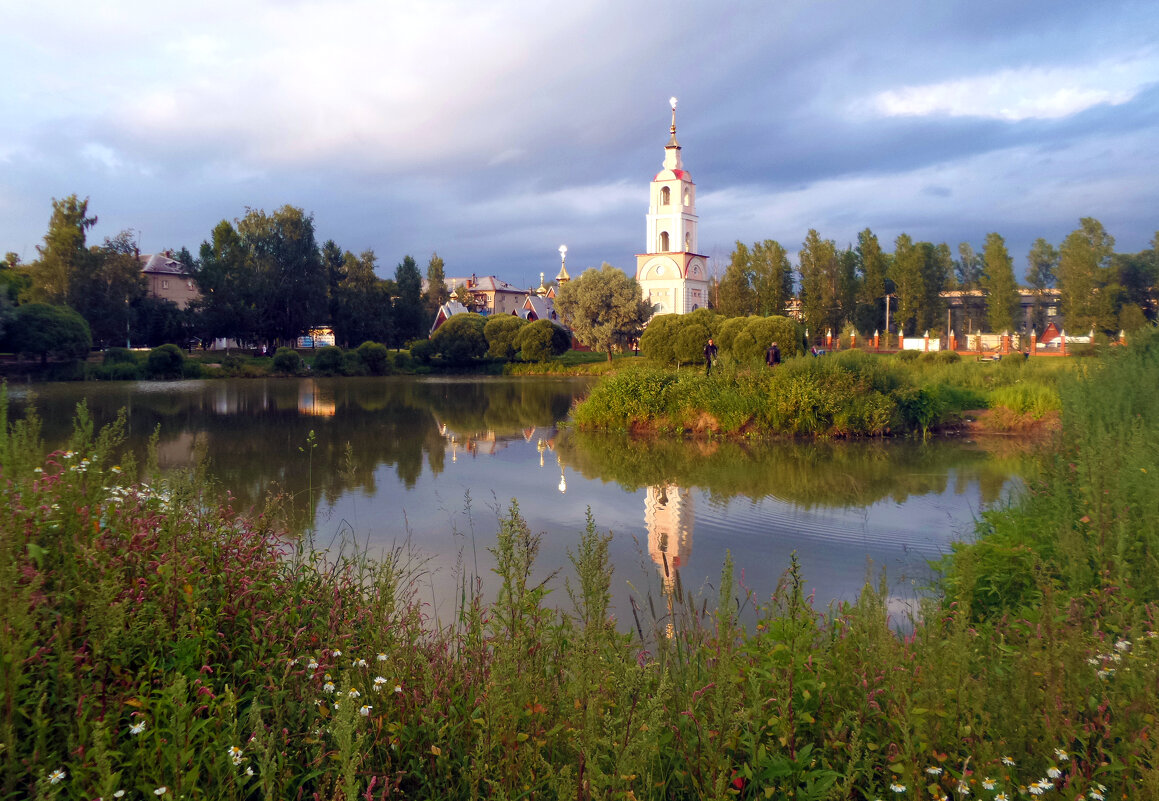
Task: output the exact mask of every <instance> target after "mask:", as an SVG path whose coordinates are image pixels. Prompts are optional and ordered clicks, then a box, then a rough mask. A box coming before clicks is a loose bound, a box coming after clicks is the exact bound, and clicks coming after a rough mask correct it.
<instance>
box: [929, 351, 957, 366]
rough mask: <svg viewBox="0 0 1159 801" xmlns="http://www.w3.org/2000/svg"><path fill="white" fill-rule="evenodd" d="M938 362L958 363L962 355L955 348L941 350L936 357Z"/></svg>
mask: <svg viewBox="0 0 1159 801" xmlns="http://www.w3.org/2000/svg"><path fill="white" fill-rule="evenodd" d="M934 360H935V361H936V362H937V363H938V364H957V363H958V362H960V361H962V355H961V354H960V353H958V352H957V351H953V350H940V351H938V352H937V354H936V355H935V359H934Z"/></svg>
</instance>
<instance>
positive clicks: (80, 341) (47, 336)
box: [8, 303, 93, 364]
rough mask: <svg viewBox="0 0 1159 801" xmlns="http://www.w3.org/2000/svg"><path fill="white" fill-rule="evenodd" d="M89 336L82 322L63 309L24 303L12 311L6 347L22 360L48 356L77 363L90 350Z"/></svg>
mask: <svg viewBox="0 0 1159 801" xmlns="http://www.w3.org/2000/svg"><path fill="white" fill-rule="evenodd" d="M92 344H93V340H92V335H91V334H90V333H89V326H88V323H86V322H85V320H84V318H83V317H81V316H80V315H79V314H77V313H76V312H75V311H73V310H72V309H70V308H68V307H67V306H53V305H50V304H47V303H26V304H24V305H23V306H19V307H17V309H16V314H15V317H14V319H13V321H12V329H11V331H10V332H9V334H8V346H9V347H10V348H11V349H12V351H13V352H15V353H19V354H21V355H22V356H39V357H40V363H41V364H45V363H47V362H48V357H49V356H55V357H59V358H62V359H70V360H80V359H83V358H85V356H87V355H88V352H89V350H90V349H91V348H92Z"/></svg>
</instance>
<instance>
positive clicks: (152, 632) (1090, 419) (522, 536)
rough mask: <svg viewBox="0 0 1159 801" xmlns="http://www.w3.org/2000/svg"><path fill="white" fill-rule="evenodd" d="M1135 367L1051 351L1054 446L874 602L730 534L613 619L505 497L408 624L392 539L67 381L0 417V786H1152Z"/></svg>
mask: <svg viewBox="0 0 1159 801" xmlns="http://www.w3.org/2000/svg"><path fill="white" fill-rule="evenodd" d="M1157 382H1159V342H1156V341H1155V339H1154V338H1153V339H1151V340H1149V341H1143V340H1140V341H1139V342H1138V343H1137V344H1134V345H1133V346H1132V347H1131V348H1130V349H1124V350H1123V351H1122V352H1121V353H1119V354H1116V357H1115V358H1112V359H1109V360H1107V361H1100V362H1098V363H1092V364H1090V365H1089V366H1088V369H1087V371H1085V372H1084V374H1083V375H1078V376H1074V377H1072V378H1070V379H1066V380H1064V381H1063V382H1062V383H1061V397H1062V400H1063V420H1064V428H1063V434H1062V437H1061V439H1060V442H1059V447H1058V451H1057V456H1056V457H1052V458H1051V459H1050V460H1048V461H1049V463H1048V464H1047V465H1045V466H1044V472H1043V477H1042V479H1041V480H1040V481H1039V482H1037V483H1035V484H1034V485H1033V486H1032V487H1031V488H1030V491H1029V492H1028V493H1027V494H1026V498H1025V500H1024V501H1023V502H1022V503H1021V504H1020V505H1019V506H1017V507H1016V508H1012V509H1009V510H1005V511H1002V512H996V513H993V514H990V515H988V516H987V517H986V519H985V520H984V521H983V529H982V533H983V534H985V535H986V536H985V537H984V538H983V539H982V540H980V541H979V542H978V543H975V544H972V545H969V546H964V547H963V548H961V549H960V550H959V551H958V552H957V553H955V554H954V556H953V557H952V558H951V559H949V560H947V562H946V564H945V565H944V569H945V583H944V590H945V595H944V597H943V598H941V599H939V600H938V601H931V602H930V603H929V605H928V607H927V608H926V609H925V610H924V614H923V616H922V618H921V620H918V621H915V623H914V625H913V627H912V632H911V633H909V634H907V635H905V636H899V635H898V634H897V633H896V631H895V629H894V626H893V625H892V624H891V621H890V620H889V619H888V617H887V611H886V610H887V608H888V602H889V599H888V597H887V595H886V591H885V589H884V586H883V585H879V584H878V583H877V582H876V581H871V582H870V583H869V584H867V586H866V588H865V590H864V592H863V593H862V595H861V597H860V599H859V600H858V601H857V602H856V603H854V604H850V605H847V606H844V607H842V608H840V609H834V610H829V611H826V612H818V611H817V610H815V609H813V608H812V607H811V605H810V603H809V599H808V598H806V597H804V596H803V594H802V589H801V587H802V581H801V577H800V576H799V575H798V574H797V571H796V570H795V568H794V567H793V566H792V565H789V566H776V567H775V568H771V569H777V570H780V569H783V568H788V570H787V572H786V573H785V576H784V579H783V581H782V583H781V585H780V587H779V589H778V590H777V591H776V593H775V594H774V595H773V596H772V597H771V598H761V599H757V598H751V597H748V595H747V594H746V592H745V590H744V587H743V585H742V583H741V582H740V581H739V580H738V579H737V578H736V576H734V571H733V568H732V566H731V564H728V563H726V565H725V566H724V570H723V572H722V576H721V580H720V582H719V584H718V590H719V595H718V597H717V598H714V599H711V601H706V600H705V599H698V598H691V597H689V596H688V595H687V593H686V592H685V590H684V588H683V587H682V586H681V583H680V579H679V575H678V574H676V573H675V572H673V573H672V576H671V582H670V585H671V587H672V592H671V595H670V596H668V597H666V598H664V597H662V598H636V599H635V600H636V604H635V606H634V607H633V608H632V609H629V610H620V614H621V616H622V617H623V618H624V619H625V620H629V621H631V622H630V629H631V632H630V633H628V634H625V633H623V632H622V631H621V630H620V628H619V627H617V626H616V625H615V624H614V622H613V621H612V620H611V619H610V610H609V608H608V598H609V586H610V582H611V581H614V580H616V579H615V577H614V576H613V575H612V572H611V567H610V565H609V563H608V549H607V541H608V536H610V535H605V534H603V533H601V532H600V531H599V529H598V528H597V526H596V524H595V522H594V521H590V520H589V524H588V526H587V530H586V533H585V534H584V535H583V537H582V538H581V539H580V540H579V541H577V542H576V543H575V544H574V548H573V554H572V559H573V561H574V563H575V574H576V576H577V578H576V580H574V581H573V582H571V583H570V585H569V586H566V587H559V586H557V585H556V584H555V583H554V582H551V583H549V584H547V585H533V584H531V583H530V582H529V579H528V576H529V575H530V565H531V564H532V563H533V561H534V559H535V556H536V550H537V544H538V539H539V538H538V535H536V534H534V533H533V532H530V531H529V530H528V529H527V527H526V525H525V524H524V523H523V520H522V518H521V516H520V514H519V509H518V506H517V505H515V504H514V503H513V504H512V505H511V506H510V508H509V509H508V510H507V512H506V514H505V515H504V517H503V519H502V520H501V521H500V536H499V538H498V545H497V547H496V548H495V550H494V551H493V552H492V554H491V556H490V564H491V566H492V568H493V569H494V570H495V571H496V573H497V574H498V575H499V577H500V579H501V582H502V591H501V592H500V594H499V597H498V598H497V599H495V600H494V601H486V600H484V599H482V598H480V597H479V596H478V594H477V593H476V592H475V591H474V590H473V588H472V586H470V585H469V584H467V585H465V586H464V587H463V588H462V600H461V604H460V613H459V615H458V616H457V618H456V620H455V622H454V623H453V624H451V625H449V626H446V627H442V628H436V627H435V626H434V625H433V624H432V622H431V621H430V619H428V617H427V608H426V607H425V606H424V605H423V604H422V602H421V601H420V599H419V598H418V597H417V596H416V595H415V594H414V592H413V589H414V584H413V583H412V579H413V578H415V575H414V571H413V569H412V568H411V564H412V563H410V562H408V561H407V559H406V558H405V555H404V554H402V553H395V554H390V555H388V556H387V557H386V558H384V559H382V560H368V559H363V558H341V557H335V556H333V555H331V556H327V555H324V554H318V553H314V552H312V551H311V550H310V549H309V547H308V543H303V542H299V541H291V540H288V539H287V538H286V537H284V536H283V535H282V534H280V533H279V532H280V531H281V530H282V528H281V527H280V525H279V523H278V507H277V505H276V504H271V505H270V506H269V507H268V508H267V509H265V510H262V511H260V512H258V513H254V514H250V515H246V516H242V515H239V514H238V513H237V512H236V510H234V509H232V508H231V507H230V504H229V499H228V496H227V497H226V498H225V500H224V502H222V501H220V500H219V499H218V498H217V497H216V496H211V495H209V494H207V492H206V490H205V486H206V484H205V477H204V476H187V477H185V478H175V477H170V478H168V479H160V478H157V479H154V480H152V481H151V482H150V483H148V484H125V483H124V479H123V477H124V476H126V475H132V474H134V471H133V469H131V466H129V465H126V464H124V463H123V462H121V461H120V459H121V458H122V457H121V456H120V455H119V453H120V446H119V438H118V432H117V430H116V427H114V428H112V429H110V430H108V431H105V432H103V433H99V434H98V433H96V432H94V431H93V430H92V427H91V425H89V424H88V423H87V421H86V419H85V417H84V415H83V414H82V415H81V417H80V420H79V423H78V426H77V432H76V434H75V436H74V439H73V442H72V444H71V445H70V447H69V449H68V450H67V451H63V452H57V453H53V454H50V455H48V457H47V458H44V457H42V456H41V454H42V451H41V449H40V446H39V444H38V439H37V436H36V425H35V421H34V420H32V421H20V422H12V421H9V420H7V418H6V417H2V418H0V430H2V433H3V436H2V437H0V470H2V475H0V479H2V480H3V482H4V483H3V487H4V488H3V492H4V506H3V508H4V510H5V511H4V512H3V517H2V518H0V519H2V520H3V528H2V539H0V621H2V622H0V660H2V661H3V671H2V673H0V682H2V683H0V797H2V798H6V799H7V798H13V799H15V798H29V797H43V798H53V797H59V798H68V799H92V798H97V797H102V798H105V799H108V798H113V797H122V796H118V795H116V793H117V792H118V791H122V790H123V791H125V795H124V796H123V797H125V798H138V799H139V798H153V797H173V798H179V797H184V798H189V799H193V798H212V799H243V798H245V799H250V798H252V799H273V798H277V799H297V798H303V799H305V798H311V799H313V798H318V799H329V798H343V799H354V798H356V797H357V798H369V799H378V798H388V797H392V796H399V795H403V796H405V797H414V798H464V799H467V798H478V797H488V798H557V797H565V796H566V797H568V798H573V797H574V798H579V799H590V798H614V799H646V798H655V799H672V798H681V799H683V798H688V799H692V798H698V799H699V798H802V799H803V798H812V799H825V798H833V799H857V800H858V801H862V800H863V799H875V798H882V799H884V798H899V799H930V798H942V797H953V798H963V797H965V795H966V791H969V794H970V797H971V798H981V799H987V800H989V799H999V798H1005V799H1014V798H1030V797H1031V795H1039V794H1046V797H1048V798H1050V797H1057V798H1067V799H1074V798H1077V797H1079V796H1080V795H1082V796H1085V797H1087V798H1090V799H1092V800H1093V801H1097V799H1100V798H1106V799H1111V798H1116V799H1117V798H1156V797H1159V754H1157V753H1156V745H1155V732H1154V730H1153V729H1154V726H1155V721H1156V717H1157V716H1159V697H1157V695H1156V693H1155V688H1156V686H1157V683H1159V664H1157V661H1159V638H1156V637H1155V634H1154V632H1155V630H1156V628H1159V626H1157V625H1156V623H1155V622H1154V612H1155V607H1154V604H1155V602H1156V600H1159V571H1156V570H1155V569H1154V568H1155V565H1154V561H1155V554H1156V550H1155V547H1154V546H1155V543H1154V538H1155V528H1154V520H1156V519H1159V486H1157V485H1156V480H1159V464H1156V461H1157V456H1156V454H1159V400H1157V399H1156V397H1155V394H1154V393H1153V392H1152V391H1150V388H1153V387H1154V386H1155V385H1156V383H1157ZM5 408H6V406H5V405H3V404H0V415H3V414H6V412H5V411H3V410H4V409H5ZM304 458H305V457H304ZM750 569H752V568H750ZM549 591H553V592H552V594H551V595H548V593H549ZM750 604H755V605H756V606H757V607H758V612H757V614H756V616H755V619H756V620H757V622H756V623H755V625H754V626H753V627H752V628H751V629H746V628H745V627H743V626H742V624H741V623H740V620H739V616H738V609H740V608H745V609H746V613H747V611H748V609H747V607H748V605H750ZM747 617H748V615H747V614H746V618H747Z"/></svg>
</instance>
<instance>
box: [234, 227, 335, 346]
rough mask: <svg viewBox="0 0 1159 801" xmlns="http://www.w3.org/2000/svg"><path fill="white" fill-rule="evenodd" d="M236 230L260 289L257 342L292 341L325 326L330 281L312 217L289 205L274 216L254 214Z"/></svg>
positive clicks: (258, 296) (255, 303) (258, 295)
mask: <svg viewBox="0 0 1159 801" xmlns="http://www.w3.org/2000/svg"><path fill="white" fill-rule="evenodd" d="M237 230H238V234H240V236H241V238H242V241H243V242H244V243H245V245H246V248H247V249H248V251H249V256H250V259H251V260H252V264H253V269H254V275H255V277H256V278H257V285H258V287H259V292H258V293H257V294H256V296H255V297H254V305H255V308H256V310H257V318H256V325H257V332H258V334H259V336H261V337H262V338H264V339H266V340H267V341H284V340H293V339H295V338H297V337H298V336H299V335H300V334H301V333H302V332H303V331H305V330H306V329H307V328H308V327H309V326H311V325H314V324H316V323H319V322H322V321H323V319H322V318H324V317H325V316H326V313H327V311H328V309H327V308H326V286H327V276H326V274H325V273H324V271H323V269H322V255H321V252H320V251H319V249H318V243H317V241H316V240H315V238H314V216H313V215H312V214H310V215H308V214H306V213H305V212H304V211H303V210H302V209H299V208H295V207H294V206H289V205H286V206H282V207H281V208H280V209H278V210H277V211H275V212H274V213H273V214H266V213H265V212H264V211H262V210H261V209H250V210H249V211H248V212H247V213H246V215H245V217H243V218H242V219H240V220H238V221H237Z"/></svg>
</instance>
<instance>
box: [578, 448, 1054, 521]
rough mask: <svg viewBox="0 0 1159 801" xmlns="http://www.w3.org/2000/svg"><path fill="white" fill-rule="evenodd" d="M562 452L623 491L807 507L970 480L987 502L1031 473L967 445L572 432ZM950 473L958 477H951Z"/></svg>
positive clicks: (867, 500)
mask: <svg viewBox="0 0 1159 801" xmlns="http://www.w3.org/2000/svg"><path fill="white" fill-rule="evenodd" d="M557 452H558V453H559V454H560V458H561V459H562V460H563V462H564V463H566V464H567V465H568V466H569V467H575V468H576V469H578V470H579V471H580V472H581V473H582V474H583V475H584V476H586V477H588V478H599V479H601V480H604V481H609V480H610V481H615V482H617V483H618V484H620V485H622V486H623V487H625V488H626V489H629V490H636V489H639V488H640V487H643V486H657V485H666V484H678V485H680V486H682V487H699V488H702V489H704V490H705V491H707V492H708V494H709V496H710V497H711V498H713V499H714V500H717V499H728V498H732V497H734V496H738V495H740V496H747V497H750V498H761V497H765V496H771V497H774V498H778V499H781V500H784V501H787V502H790V503H793V504H796V505H798V506H801V507H804V508H812V507H839V508H845V507H860V506H868V505H869V504H872V503H875V502H877V501H881V500H885V499H887V498H892V499H893V500H894V501H896V502H898V503H901V502H903V501H905V500H906V498H908V497H909V496H910V495H926V494H930V493H942V492H945V491H946V490H947V488H948V487H950V486H952V487H953V488H954V490H955V491H958V492H960V491H962V489H964V487H965V486H968V484H969V482H970V481H976V482H977V483H978V485H979V487H980V488H981V492H982V496H983V497H982V500H983V501H985V502H987V503H991V502H993V501H995V500H997V499H998V497H999V495H1000V493H1001V490H1002V487H1003V486H1004V485H1005V483H1006V481H1007V480H1008V479H1010V478H1011V477H1014V476H1020V475H1026V474H1027V473H1028V471H1029V470H1030V469H1031V465H1030V459H1029V454H1028V453H1027V452H1024V453H1023V454H1022V455H1021V457H1020V458H1013V457H1012V456H1010V455H1009V454H1008V455H1006V456H1005V457H1004V458H1003V459H992V458H991V457H990V454H989V453H988V452H987V451H986V450H985V449H984V448H983V447H979V446H977V445H974V444H967V443H961V442H939V443H934V444H932V445H928V444H927V445H923V444H921V443H916V442H911V441H886V442H882V441H874V442H771V443H768V442H766V443H757V442H731V441H730V442H712V443H708V444H705V443H703V442H688V441H682V440H671V439H660V438H657V439H646V440H641V439H633V438H630V437H629V436H628V435H617V434H604V433H598V432H581V431H574V430H568V431H566V432H565V433H564V435H563V436H561V437H560V438H559V442H558V443H557ZM951 476H952V477H953V479H954V481H953V483H952V484H950V479H951Z"/></svg>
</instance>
